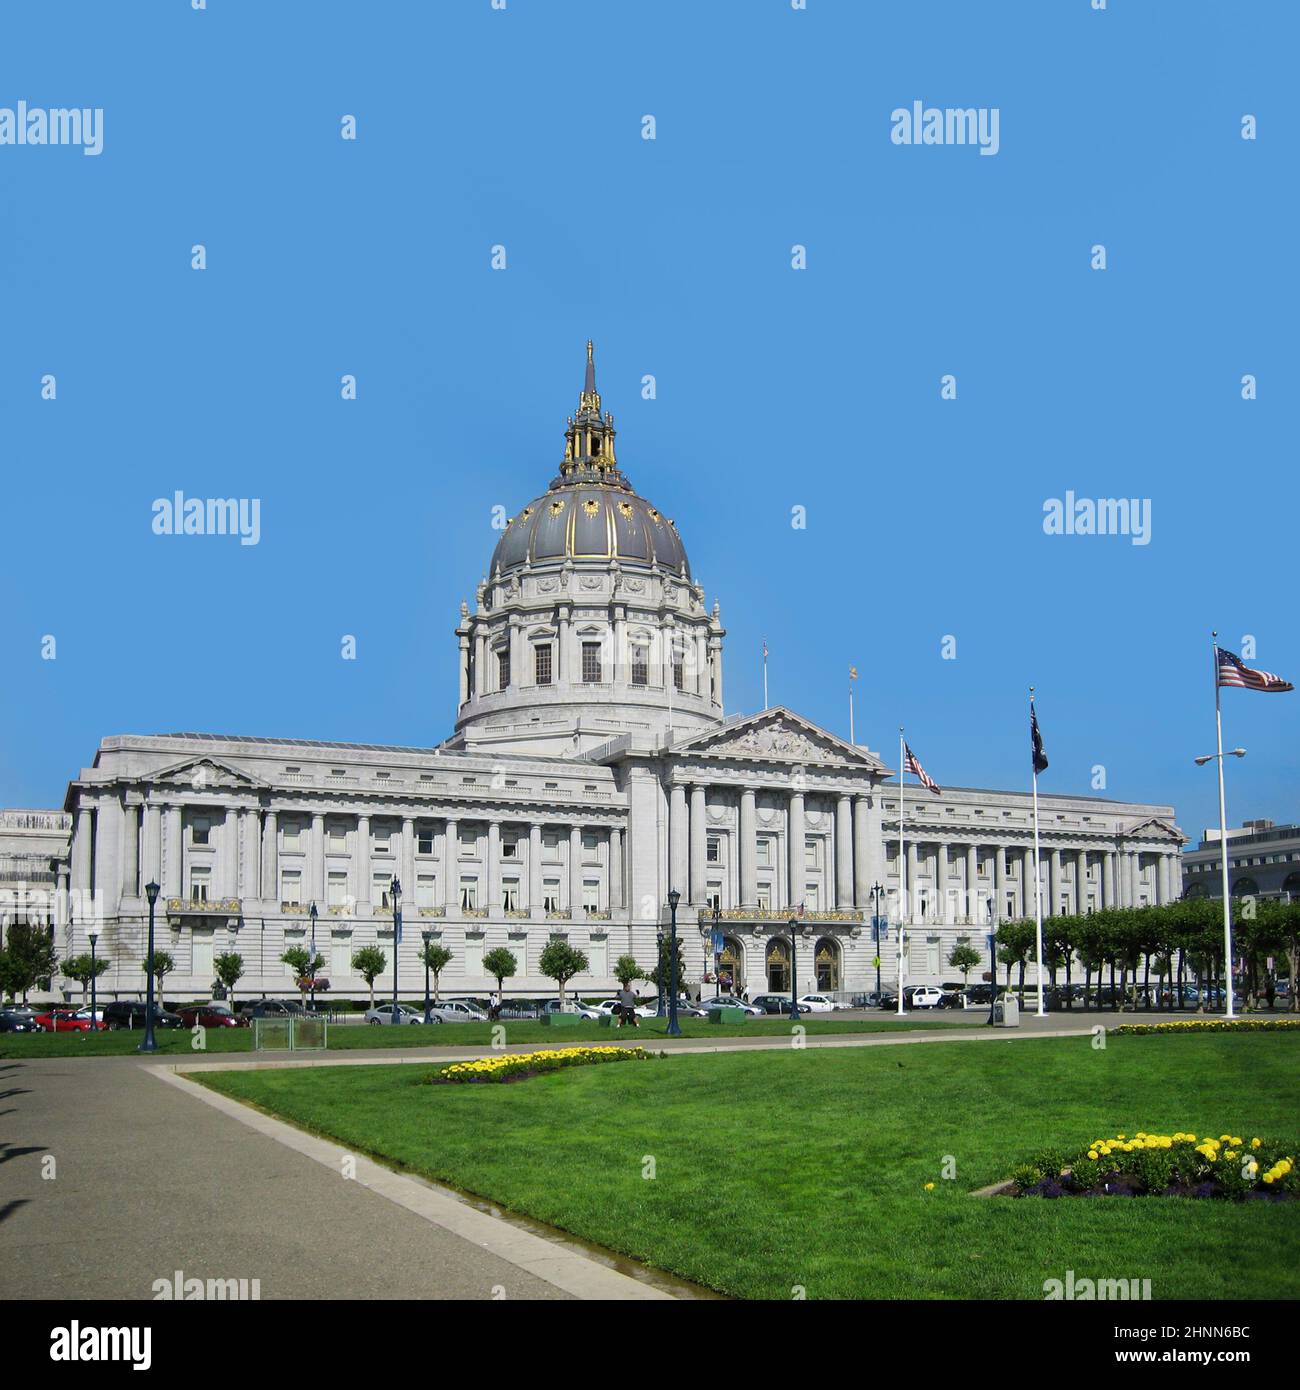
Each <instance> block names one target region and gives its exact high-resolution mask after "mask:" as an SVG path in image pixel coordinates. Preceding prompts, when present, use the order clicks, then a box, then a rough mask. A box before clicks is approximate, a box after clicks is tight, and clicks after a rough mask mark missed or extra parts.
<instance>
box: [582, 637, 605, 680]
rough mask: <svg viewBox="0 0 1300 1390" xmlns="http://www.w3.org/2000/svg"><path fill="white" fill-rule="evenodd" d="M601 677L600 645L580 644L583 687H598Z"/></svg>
mask: <svg viewBox="0 0 1300 1390" xmlns="http://www.w3.org/2000/svg"><path fill="white" fill-rule="evenodd" d="M601 676H602V672H601V667H600V643H599V642H584V643H583V644H582V679H583V683H584V684H585V685H598V684H599V683H600V680H601Z"/></svg>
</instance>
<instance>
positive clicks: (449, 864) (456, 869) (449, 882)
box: [442, 820, 460, 917]
mask: <svg viewBox="0 0 1300 1390" xmlns="http://www.w3.org/2000/svg"><path fill="white" fill-rule="evenodd" d="M459 859H460V823H459V822H458V821H454V820H448V822H447V828H446V830H444V831H443V835H442V901H443V906H444V907H446V909H447V916H448V917H450V916H451V915H452V914H453V913H457V912H459V911H460V865H459Z"/></svg>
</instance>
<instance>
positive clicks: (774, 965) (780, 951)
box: [767, 936, 790, 994]
mask: <svg viewBox="0 0 1300 1390" xmlns="http://www.w3.org/2000/svg"><path fill="white" fill-rule="evenodd" d="M767 988H768V992H769V993H771V994H788V993H789V992H790V947H789V945H788V944H787V943H786V942H784V941H782V940H781V938H780V937H779V936H778V937H773V938H772V940H771V941H770V942H768V946H767Z"/></svg>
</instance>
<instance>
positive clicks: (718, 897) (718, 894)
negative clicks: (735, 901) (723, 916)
mask: <svg viewBox="0 0 1300 1390" xmlns="http://www.w3.org/2000/svg"><path fill="white" fill-rule="evenodd" d="M705 898H706V901H707V902H708V904H709V907H710V908H715V907H716V908H718V909H719V910H721V908H722V884H720V883H710V884H709V888H708V892H707V894H706V895H705Z"/></svg>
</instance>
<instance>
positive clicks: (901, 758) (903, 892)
mask: <svg viewBox="0 0 1300 1390" xmlns="http://www.w3.org/2000/svg"><path fill="white" fill-rule="evenodd" d="M906 766H907V755H906V752H905V750H904V747H903V726H902V725H901V724H900V725H899V726H898V1012H899V1013H900V1014H901V1013H902V1012H903V922H904V919H905V918H906V917H907V915H908V914H907V910H906V903H907V889H908V883H907V861H906V860H905V859H904V858H903V769H904V768H905V767H906Z"/></svg>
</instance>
